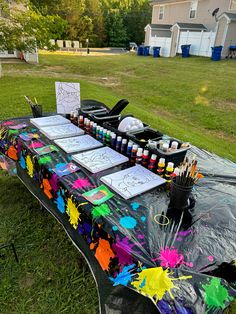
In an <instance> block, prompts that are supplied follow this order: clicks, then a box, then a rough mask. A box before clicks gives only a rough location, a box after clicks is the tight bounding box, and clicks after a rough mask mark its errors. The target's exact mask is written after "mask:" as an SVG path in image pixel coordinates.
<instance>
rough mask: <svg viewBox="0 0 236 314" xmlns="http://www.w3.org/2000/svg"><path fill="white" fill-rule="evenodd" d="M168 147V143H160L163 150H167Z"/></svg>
mask: <svg viewBox="0 0 236 314" xmlns="http://www.w3.org/2000/svg"><path fill="white" fill-rule="evenodd" d="M168 148H169V145H168V144H167V143H164V144H163V145H162V149H163V151H165V152H167V150H168Z"/></svg>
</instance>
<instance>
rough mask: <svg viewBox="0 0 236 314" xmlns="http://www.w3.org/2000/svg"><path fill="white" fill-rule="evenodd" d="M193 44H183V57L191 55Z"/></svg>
mask: <svg viewBox="0 0 236 314" xmlns="http://www.w3.org/2000/svg"><path fill="white" fill-rule="evenodd" d="M190 47H191V45H182V46H181V49H182V57H183V58H188V57H189V56H190V54H189V51H190Z"/></svg>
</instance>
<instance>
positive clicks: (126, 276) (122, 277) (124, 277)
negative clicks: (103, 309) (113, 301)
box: [109, 264, 135, 286]
mask: <svg viewBox="0 0 236 314" xmlns="http://www.w3.org/2000/svg"><path fill="white" fill-rule="evenodd" d="M134 266H135V264H132V265H130V266H125V267H124V268H123V270H122V272H121V273H120V274H118V275H117V276H116V278H112V277H109V279H110V280H111V281H113V282H114V284H113V286H118V285H123V286H127V285H128V283H129V282H130V281H131V280H132V278H131V274H130V273H129V270H130V269H132V268H134Z"/></svg>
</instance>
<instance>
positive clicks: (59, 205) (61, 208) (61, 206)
mask: <svg viewBox="0 0 236 314" xmlns="http://www.w3.org/2000/svg"><path fill="white" fill-rule="evenodd" d="M56 204H57V208H58V209H59V211H60V212H61V213H62V214H64V213H65V211H66V208H65V201H64V199H63V197H62V195H61V192H60V191H58V192H57V200H56Z"/></svg>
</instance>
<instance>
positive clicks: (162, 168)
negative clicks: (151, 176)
mask: <svg viewBox="0 0 236 314" xmlns="http://www.w3.org/2000/svg"><path fill="white" fill-rule="evenodd" d="M165 162H166V161H165V158H160V159H159V162H158V165H157V174H158V175H159V176H160V177H162V178H163V177H164V173H165Z"/></svg>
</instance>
